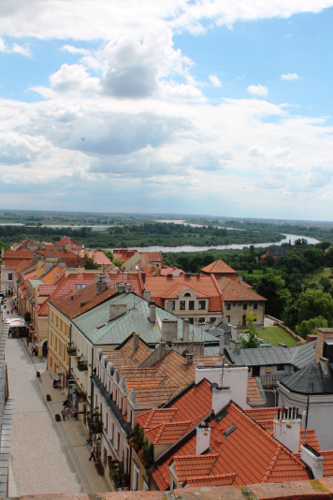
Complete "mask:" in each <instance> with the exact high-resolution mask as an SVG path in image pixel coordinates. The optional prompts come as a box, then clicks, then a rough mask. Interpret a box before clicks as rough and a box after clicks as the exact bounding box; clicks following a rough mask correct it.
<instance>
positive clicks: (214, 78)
mask: <svg viewBox="0 0 333 500" xmlns="http://www.w3.org/2000/svg"><path fill="white" fill-rule="evenodd" d="M209 79H210V81H211V82H212V84H213V85H214V87H221V86H222V83H221V82H220V80H219V79H218V78H217V76H214V75H210V76H209Z"/></svg>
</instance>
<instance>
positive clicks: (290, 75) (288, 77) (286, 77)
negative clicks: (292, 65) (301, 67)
mask: <svg viewBox="0 0 333 500" xmlns="http://www.w3.org/2000/svg"><path fill="white" fill-rule="evenodd" d="M299 79H300V77H299V76H298V74H297V73H287V74H286V75H281V80H299Z"/></svg>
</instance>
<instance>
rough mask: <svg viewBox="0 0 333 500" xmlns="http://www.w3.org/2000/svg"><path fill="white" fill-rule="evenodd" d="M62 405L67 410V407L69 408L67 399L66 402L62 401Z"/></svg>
mask: <svg viewBox="0 0 333 500" xmlns="http://www.w3.org/2000/svg"><path fill="white" fill-rule="evenodd" d="M62 405H63V406H64V407H65V408H67V406H69V400H68V399H66V401H64V402H63V403H62Z"/></svg>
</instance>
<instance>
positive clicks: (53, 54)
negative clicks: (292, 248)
mask: <svg viewBox="0 0 333 500" xmlns="http://www.w3.org/2000/svg"><path fill="white" fill-rule="evenodd" d="M28 4H29V5H28ZM0 18H1V20H0V37H1V38H0V67H1V72H0V85H1V87H0V99H1V110H2V111H1V113H0V180H1V182H0V200H1V201H0V207H1V208H18V209H25V208H26V209H35V210H38V209H49V210H78V211H80V210H89V211H96V212H99V211H117V212H151V213H158V212H168V213H184V214H191V213H203V214H204V213H207V214H212V215H221V216H238V217H246V216H248V217H267V218H284V219H285V218H290V219H312V220H331V219H332V217H331V213H332V209H333V199H332V196H331V192H332V176H333V163H332V158H333V135H332V134H333V121H332V116H333V109H332V106H333V104H332V97H331V88H332V76H333V75H332V72H333V64H332V58H333V55H332V51H331V47H332V46H333V44H332V41H333V30H332V23H333V0H315V1H314V0H307V1H306V2H304V1H303V2H300V1H299V0H270V2H267V1H265V2H264V1H262V2H261V1H259V2H256V3H255V4H253V2H251V1H250V0H238V1H236V2H234V3H233V4H232V5H227V4H226V3H224V2H220V1H218V0H217V1H215V0H201V1H195V0H194V1H191V2H187V1H186V0H170V1H169V2H167V3H165V5H164V4H162V3H159V2H157V3H154V4H152V3H151V1H148V0H142V2H140V5H138V4H137V2H135V1H134V0H129V1H128V3H127V4H126V8H125V7H124V4H123V3H122V2H120V1H118V0H113V1H112V2H110V1H109V0H86V1H85V2H84V3H82V2H81V1H79V0H67V1H66V2H63V1H61V0H54V1H53V2H43V3H40V2H38V1H37V0H29V2H26V1H25V0H3V2H1V5H0Z"/></svg>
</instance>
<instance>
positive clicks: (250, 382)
mask: <svg viewBox="0 0 333 500" xmlns="http://www.w3.org/2000/svg"><path fill="white" fill-rule="evenodd" d="M246 398H247V400H248V401H249V403H259V402H260V401H262V397H261V393H260V390H259V387H258V382H257V379H256V377H248V379H247V392H246Z"/></svg>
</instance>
